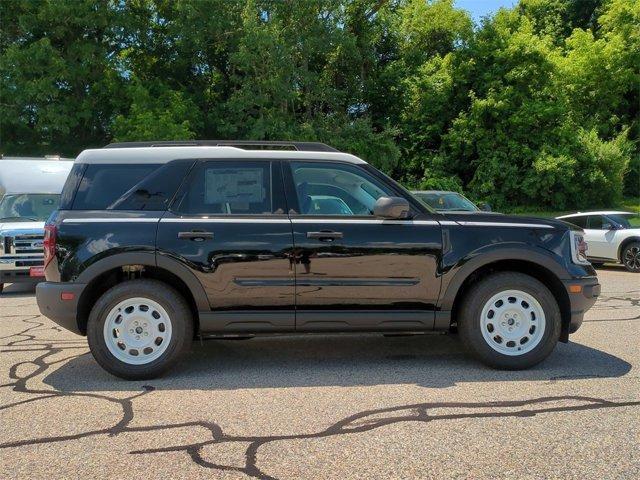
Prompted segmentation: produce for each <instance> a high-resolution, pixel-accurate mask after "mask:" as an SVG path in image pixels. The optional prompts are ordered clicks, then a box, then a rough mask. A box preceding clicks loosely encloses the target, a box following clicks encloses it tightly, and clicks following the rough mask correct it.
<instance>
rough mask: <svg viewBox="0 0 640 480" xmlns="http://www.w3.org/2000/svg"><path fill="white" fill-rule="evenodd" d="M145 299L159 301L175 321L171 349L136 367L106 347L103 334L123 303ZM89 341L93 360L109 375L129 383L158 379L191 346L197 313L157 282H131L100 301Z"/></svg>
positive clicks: (89, 329) (93, 313) (91, 322)
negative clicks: (193, 312) (140, 298)
mask: <svg viewBox="0 0 640 480" xmlns="http://www.w3.org/2000/svg"><path fill="white" fill-rule="evenodd" d="M135 297H143V298H148V299H150V300H153V301H155V302H157V303H158V304H159V305H161V306H162V308H164V309H165V310H166V312H167V314H168V316H169V318H170V320H171V337H170V339H169V346H168V347H167V348H166V350H165V351H164V352H163V353H162V355H161V356H160V357H159V358H157V359H155V360H153V361H151V362H149V363H146V364H142V365H135V364H130V363H126V362H123V361H121V360H120V359H118V358H116V357H115V356H114V355H113V354H112V353H111V352H110V351H109V348H108V347H107V345H106V342H105V339H104V335H103V331H104V324H105V321H106V320H107V316H108V314H109V312H110V311H111V310H112V309H113V308H115V307H116V306H117V305H118V304H119V303H120V302H122V301H123V300H127V299H129V298H135ZM87 338H88V340H89V348H90V350H91V353H92V355H93V357H94V358H95V359H96V361H97V362H98V363H99V364H100V366H101V367H102V368H104V369H105V370H106V371H108V372H109V373H111V374H113V375H115V376H117V377H120V378H124V379H126V380H146V379H150V378H155V377H157V376H159V375H161V374H162V373H164V372H165V371H166V370H168V369H169V368H171V367H172V366H173V365H174V364H175V363H176V361H177V360H178V357H179V356H180V355H181V354H182V353H183V352H184V351H186V350H188V349H189V347H190V346H191V342H192V340H193V314H192V312H191V309H190V308H189V306H188V305H187V302H186V301H185V299H184V297H183V296H182V295H180V294H179V293H178V292H177V291H176V290H174V289H173V288H171V287H169V286H168V285H167V284H165V283H162V282H159V281H157V280H131V281H127V282H124V283H120V284H118V285H116V286H115V287H113V288H111V289H109V290H107V291H106V292H105V293H104V294H103V295H102V296H101V297H100V298H99V299H98V301H97V302H96V304H95V305H94V306H93V309H92V310H91V313H90V315H89V321H88V323H87Z"/></svg>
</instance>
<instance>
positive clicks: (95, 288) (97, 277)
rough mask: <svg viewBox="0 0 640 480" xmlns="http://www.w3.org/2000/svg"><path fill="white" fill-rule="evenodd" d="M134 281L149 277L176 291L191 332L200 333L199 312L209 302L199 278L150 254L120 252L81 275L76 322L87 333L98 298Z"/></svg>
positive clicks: (164, 259) (179, 265)
mask: <svg viewBox="0 0 640 480" xmlns="http://www.w3.org/2000/svg"><path fill="white" fill-rule="evenodd" d="M133 278H150V279H155V280H159V281H161V282H164V283H166V284H167V285H169V286H170V287H172V288H174V289H176V290H177V291H178V292H179V293H180V294H181V295H182V296H183V297H184V298H185V299H186V300H187V303H188V304H189V307H190V308H191V310H192V313H193V318H194V322H195V324H194V332H196V333H197V332H198V331H199V315H198V313H199V312H200V311H207V310H209V301H208V300H207V296H206V293H205V291H204V289H203V287H202V285H201V284H200V282H199V281H198V279H197V278H196V277H195V275H193V273H191V272H190V271H189V270H188V269H187V268H186V267H185V266H183V265H182V264H180V263H179V262H178V261H176V260H173V259H170V258H164V257H162V260H161V261H158V262H157V261H156V255H155V253H152V252H142V253H141V252H136V253H122V254H117V255H113V256H109V257H107V258H103V259H101V260H99V261H97V262H95V263H93V264H92V265H91V266H89V267H88V268H87V269H86V270H84V271H83V272H82V274H80V275H79V276H78V278H77V280H76V281H77V282H79V283H84V284H86V287H85V288H84V289H83V291H82V294H81V295H80V298H79V299H78V308H77V317H76V321H77V324H78V329H79V330H80V331H81V332H82V334H83V335H84V334H86V331H87V321H88V319H89V314H90V312H91V309H92V308H93V305H94V304H95V302H96V301H97V299H98V298H99V297H100V296H101V295H102V294H104V292H106V291H107V290H109V289H110V288H112V287H113V286H115V285H117V284H119V283H122V282H124V281H127V280H130V279H133Z"/></svg>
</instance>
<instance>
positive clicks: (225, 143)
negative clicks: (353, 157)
mask: <svg viewBox="0 0 640 480" xmlns="http://www.w3.org/2000/svg"><path fill="white" fill-rule="evenodd" d="M142 147H238V148H245V149H248V150H278V149H289V150H297V151H300V152H338V151H339V150H336V149H335V148H333V147H330V146H329V145H327V144H325V143H320V142H295V141H271V140H168V141H167V140H163V141H158V142H117V143H110V144H109V145H106V146H105V147H104V148H142ZM278 147H280V148H278Z"/></svg>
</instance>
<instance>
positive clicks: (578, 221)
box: [562, 217, 587, 228]
mask: <svg viewBox="0 0 640 480" xmlns="http://www.w3.org/2000/svg"><path fill="white" fill-rule="evenodd" d="M562 220H564V221H565V222H569V223H573V224H574V225H577V226H578V227H580V228H587V217H569V218H563V219H562Z"/></svg>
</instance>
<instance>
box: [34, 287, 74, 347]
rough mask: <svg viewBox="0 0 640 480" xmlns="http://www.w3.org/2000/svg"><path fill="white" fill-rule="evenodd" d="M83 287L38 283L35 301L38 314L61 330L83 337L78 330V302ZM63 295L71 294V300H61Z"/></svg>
mask: <svg viewBox="0 0 640 480" xmlns="http://www.w3.org/2000/svg"><path fill="white" fill-rule="evenodd" d="M85 287H86V284H84V283H55V282H42V283H39V284H38V286H37V287H36V300H37V301H38V308H39V309H40V313H42V315H44V316H45V317H48V318H50V319H51V320H53V321H54V322H55V323H57V324H58V325H60V326H61V327H62V328H66V329H67V330H69V331H71V332H73V333H77V334H78V335H83V333H82V332H81V331H80V329H79V328H78V300H79V299H80V295H81V294H82V292H83V290H84V288H85ZM63 293H65V294H73V298H72V299H69V300H63V299H62V294H63Z"/></svg>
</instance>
